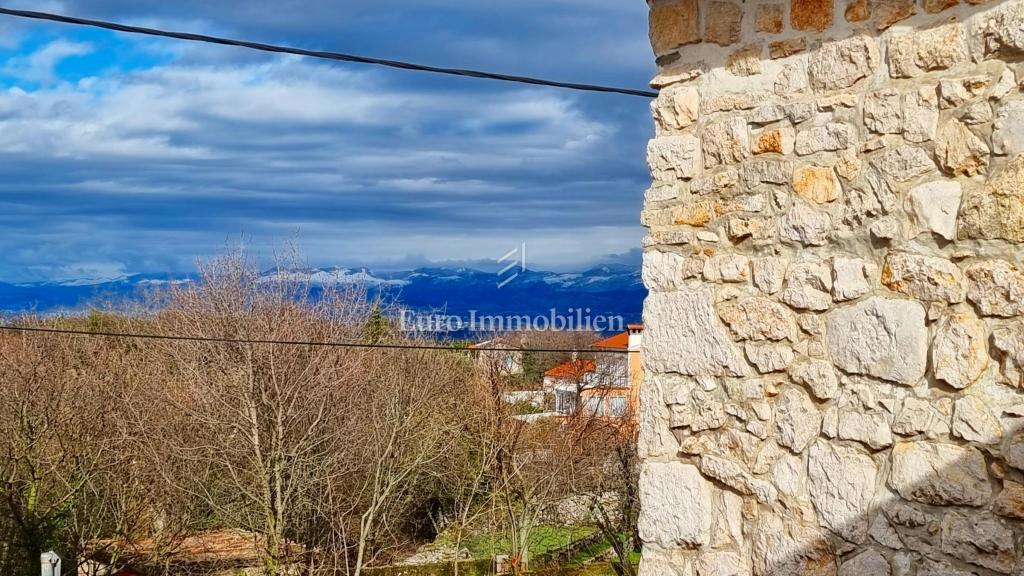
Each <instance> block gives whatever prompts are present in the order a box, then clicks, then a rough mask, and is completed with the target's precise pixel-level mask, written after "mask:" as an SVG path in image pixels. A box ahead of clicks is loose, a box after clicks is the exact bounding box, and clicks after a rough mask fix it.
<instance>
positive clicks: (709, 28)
mask: <svg viewBox="0 0 1024 576" xmlns="http://www.w3.org/2000/svg"><path fill="white" fill-rule="evenodd" d="M707 10H708V14H710V17H706V18H704V41H705V42H713V43H715V44H718V45H719V46H729V45H731V44H735V43H736V42H738V41H739V39H740V23H741V21H742V20H743V7H742V6H741V5H740V4H737V3H735V2H727V1H723V0H712V1H711V2H709V3H708V4H707Z"/></svg>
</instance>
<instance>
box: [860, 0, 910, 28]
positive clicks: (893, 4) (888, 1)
mask: <svg viewBox="0 0 1024 576" xmlns="http://www.w3.org/2000/svg"><path fill="white" fill-rule="evenodd" d="M916 4H917V3H916V2H915V0H872V1H871V19H872V20H873V21H874V23H875V29H876V30H879V31H881V30H885V29H887V28H889V27H890V26H892V25H893V24H895V23H897V22H899V21H901V20H906V19H907V18H910V17H911V16H913V15H914V14H916V13H917V6H916Z"/></svg>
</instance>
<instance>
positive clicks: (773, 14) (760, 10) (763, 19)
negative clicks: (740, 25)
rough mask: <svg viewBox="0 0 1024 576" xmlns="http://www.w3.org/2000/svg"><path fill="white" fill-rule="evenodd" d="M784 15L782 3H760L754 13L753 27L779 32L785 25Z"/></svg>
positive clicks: (762, 30) (773, 32)
mask: <svg viewBox="0 0 1024 576" xmlns="http://www.w3.org/2000/svg"><path fill="white" fill-rule="evenodd" d="M784 17H785V7H784V6H783V5H782V4H761V5H759V6H758V7H757V11H756V12H755V13H754V29H755V30H757V31H758V32H767V33H769V34H779V33H781V32H782V30H783V26H784V25H785V21H784Z"/></svg>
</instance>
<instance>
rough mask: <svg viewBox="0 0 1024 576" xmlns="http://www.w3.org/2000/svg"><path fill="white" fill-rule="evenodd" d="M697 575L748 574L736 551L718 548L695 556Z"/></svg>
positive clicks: (734, 575) (736, 575) (741, 575)
mask: <svg viewBox="0 0 1024 576" xmlns="http://www.w3.org/2000/svg"><path fill="white" fill-rule="evenodd" d="M696 565H697V574H698V575H699V576H705V575H706V576H748V575H749V574H750V571H749V569H748V568H747V565H746V563H745V562H743V558H741V557H740V555H739V554H737V553H736V552H730V551H728V550H719V551H714V552H704V553H703V554H701V555H700V556H699V557H698V558H697V562H696Z"/></svg>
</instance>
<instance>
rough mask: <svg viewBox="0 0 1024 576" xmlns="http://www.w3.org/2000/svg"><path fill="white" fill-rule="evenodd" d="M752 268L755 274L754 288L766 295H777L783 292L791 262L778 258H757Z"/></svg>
mask: <svg viewBox="0 0 1024 576" xmlns="http://www.w3.org/2000/svg"><path fill="white" fill-rule="evenodd" d="M751 268H752V270H753V273H754V286H756V287H757V288H758V289H760V290H761V291H762V292H764V293H765V294H775V293H776V292H778V291H779V290H782V285H783V283H784V282H785V279H786V270H787V269H788V268H789V261H788V260H786V259H785V258H780V257H776V256H766V257H764V258H755V259H754V261H753V262H752V264H751Z"/></svg>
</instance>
